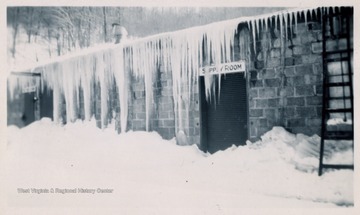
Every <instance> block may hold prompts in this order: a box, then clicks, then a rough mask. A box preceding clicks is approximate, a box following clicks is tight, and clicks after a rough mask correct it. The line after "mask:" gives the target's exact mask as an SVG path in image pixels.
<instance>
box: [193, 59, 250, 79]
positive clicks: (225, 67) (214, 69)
mask: <svg viewBox="0 0 360 215" xmlns="http://www.w3.org/2000/svg"><path fill="white" fill-rule="evenodd" d="M235 72H245V61H237V62H231V63H223V64H219V65H213V66H205V67H201V68H200V76H204V75H205V74H209V75H218V74H228V73H235Z"/></svg>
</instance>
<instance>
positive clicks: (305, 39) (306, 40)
mask: <svg viewBox="0 0 360 215" xmlns="http://www.w3.org/2000/svg"><path fill="white" fill-rule="evenodd" d="M316 41H317V37H316V35H314V34H312V33H309V34H305V35H303V36H302V37H301V43H302V44H303V45H308V44H309V43H312V42H316Z"/></svg>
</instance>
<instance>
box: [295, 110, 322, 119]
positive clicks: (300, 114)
mask: <svg viewBox="0 0 360 215" xmlns="http://www.w3.org/2000/svg"><path fill="white" fill-rule="evenodd" d="M295 112H296V113H295V116H298V117H303V118H306V117H316V116H317V113H316V109H315V107H296V108H295Z"/></svg>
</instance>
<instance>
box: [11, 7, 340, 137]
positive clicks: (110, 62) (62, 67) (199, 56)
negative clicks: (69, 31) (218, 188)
mask: <svg viewBox="0 0 360 215" xmlns="http://www.w3.org/2000/svg"><path fill="white" fill-rule="evenodd" d="M331 10H332V11H336V10H338V8H311V9H300V10H292V11H281V12H278V13H275V14H270V15H263V16H257V17H250V18H249V17H243V18H239V19H233V20H227V21H223V22H218V23H213V24H210V25H205V26H200V27H194V28H189V29H185V30H180V31H176V32H171V33H165V34H159V35H155V36H150V37H147V38H142V39H138V40H134V41H127V42H125V43H124V44H120V45H114V47H113V48H106V49H104V50H102V51H97V52H93V53H88V54H85V55H82V56H78V57H75V58H70V59H67V60H63V61H59V62H55V63H52V64H48V65H45V66H39V67H37V68H36V69H33V70H31V71H33V72H40V73H41V77H42V86H46V87H48V88H50V89H52V90H53V98H54V99H53V107H54V111H53V114H54V121H55V122H59V120H60V119H61V114H62V106H61V104H62V99H63V98H64V99H65V103H66V117H67V122H71V121H74V120H76V118H77V116H78V111H79V107H80V96H79V89H82V92H83V99H84V101H83V104H84V112H85V120H90V118H91V117H92V116H93V114H94V111H95V110H92V104H93V102H94V99H95V92H94V89H93V86H94V83H95V82H97V83H99V84H100V89H101V95H100V97H101V122H102V127H106V125H107V121H108V119H109V117H108V115H109V114H111V113H108V104H109V101H108V100H109V96H110V95H109V89H111V88H112V87H113V86H112V85H113V83H114V82H113V81H112V80H113V79H114V80H115V84H116V89H117V90H118V95H119V103H120V104H119V105H120V127H121V132H125V131H126V130H127V119H128V107H129V100H130V99H129V91H130V89H131V86H130V85H131V77H132V76H134V77H135V78H137V79H139V80H143V81H144V84H145V103H146V130H147V131H148V130H151V128H150V119H151V117H152V113H153V107H154V94H153V85H154V81H155V80H154V79H155V76H156V72H157V71H158V69H159V66H160V65H162V66H164V68H165V70H166V72H171V75H172V83H173V100H174V113H175V121H176V122H175V125H176V131H179V130H183V129H184V128H186V127H188V126H189V114H188V113H189V108H190V102H191V99H193V97H192V93H193V92H194V91H197V88H196V87H195V86H197V82H198V75H199V68H201V67H203V66H206V65H209V64H214V65H218V64H221V63H228V62H231V61H232V60H233V59H234V49H233V47H234V35H235V34H236V33H237V31H238V25H239V23H247V25H248V29H250V30H246V29H245V30H244V31H240V33H239V35H240V37H239V45H240V58H241V60H245V61H246V63H248V62H249V59H250V51H249V49H250V40H251V37H252V38H253V39H254V38H256V37H258V38H259V35H260V32H261V31H267V30H268V28H274V27H275V28H280V35H281V36H280V38H281V39H285V41H286V40H287V35H288V34H287V31H288V27H289V26H294V27H295V29H296V28H297V23H298V20H300V19H303V20H305V22H307V20H308V19H309V17H310V19H316V18H317V17H318V16H319V15H320V16H321V15H322V14H325V13H329V12H330V11H331ZM290 29H292V28H290ZM284 31H285V32H284ZM250 33H251V35H250ZM282 35H285V36H284V37H285V38H283V36H282ZM281 44H282V43H281ZM253 49H254V50H255V53H256V43H255V42H253ZM204 79H205V81H204V82H205V92H206V98H207V100H208V101H210V100H211V98H212V97H214V95H215V94H216V92H215V84H214V82H215V80H218V81H219V83H218V86H219V88H218V92H217V94H218V95H220V93H219V92H220V90H221V88H220V86H221V83H220V80H221V78H220V77H218V78H215V76H214V75H205V76H204ZM8 83H9V90H10V95H11V97H13V94H14V91H15V89H22V88H24V87H26V86H27V85H29V83H28V81H26V79H24V78H21V76H19V75H11V76H10V77H9V81H8ZM184 110H185V111H184Z"/></svg>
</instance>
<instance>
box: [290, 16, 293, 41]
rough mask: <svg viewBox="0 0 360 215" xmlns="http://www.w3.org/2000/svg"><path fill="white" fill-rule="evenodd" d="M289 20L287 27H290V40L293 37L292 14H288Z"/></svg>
mask: <svg viewBox="0 0 360 215" xmlns="http://www.w3.org/2000/svg"><path fill="white" fill-rule="evenodd" d="M289 18H290V20H289V21H290V24H289V27H290V38H291V37H292V35H293V30H292V29H293V14H292V13H290V14H289Z"/></svg>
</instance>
